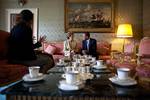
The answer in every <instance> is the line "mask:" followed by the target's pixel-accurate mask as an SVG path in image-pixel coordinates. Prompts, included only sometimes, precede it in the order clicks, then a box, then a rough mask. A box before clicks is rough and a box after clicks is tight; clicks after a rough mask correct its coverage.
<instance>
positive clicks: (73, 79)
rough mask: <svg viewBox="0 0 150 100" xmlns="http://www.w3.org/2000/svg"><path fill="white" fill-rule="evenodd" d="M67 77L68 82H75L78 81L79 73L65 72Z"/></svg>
mask: <svg viewBox="0 0 150 100" xmlns="http://www.w3.org/2000/svg"><path fill="white" fill-rule="evenodd" d="M64 77H65V78H66V83H68V84H75V83H76V82H77V81H78V73H76V72H68V73H65V74H64Z"/></svg>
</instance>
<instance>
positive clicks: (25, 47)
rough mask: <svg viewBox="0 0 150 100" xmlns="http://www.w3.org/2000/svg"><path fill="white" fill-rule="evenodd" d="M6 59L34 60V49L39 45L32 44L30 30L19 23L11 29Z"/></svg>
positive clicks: (39, 44)
mask: <svg viewBox="0 0 150 100" xmlns="http://www.w3.org/2000/svg"><path fill="white" fill-rule="evenodd" d="M8 45H9V49H8V57H9V59H10V60H34V59H36V55H35V52H34V49H35V48H37V47H40V46H41V43H39V42H38V43H37V44H35V45H34V44H33V39H32V29H31V28H30V27H29V26H27V25H26V24H25V23H23V22H21V23H19V24H17V25H16V26H14V27H13V29H12V30H11V34H10V37H9V40H8Z"/></svg>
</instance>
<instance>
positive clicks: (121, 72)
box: [117, 68, 130, 80]
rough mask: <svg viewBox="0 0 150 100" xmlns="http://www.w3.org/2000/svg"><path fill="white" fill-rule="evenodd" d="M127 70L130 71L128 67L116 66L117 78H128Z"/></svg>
mask: <svg viewBox="0 0 150 100" xmlns="http://www.w3.org/2000/svg"><path fill="white" fill-rule="evenodd" d="M129 72H130V69H129V68H118V69H117V74H118V78H119V79H123V80H124V79H127V78H129Z"/></svg>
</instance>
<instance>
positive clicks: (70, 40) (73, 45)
mask: <svg viewBox="0 0 150 100" xmlns="http://www.w3.org/2000/svg"><path fill="white" fill-rule="evenodd" d="M65 52H71V53H76V52H77V42H76V41H75V40H74V34H73V32H68V34H67V40H66V41H64V53H65Z"/></svg>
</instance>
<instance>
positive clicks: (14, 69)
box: [0, 30, 28, 86]
mask: <svg viewBox="0 0 150 100" xmlns="http://www.w3.org/2000/svg"><path fill="white" fill-rule="evenodd" d="M8 36H9V33H8V32H5V31H2V30H0V86H3V85H6V84H9V83H11V82H15V81H17V80H19V79H21V78H22V76H23V75H25V74H26V73H27V72H28V70H27V67H26V66H24V65H20V64H10V63H8V59H7V56H6V55H7V39H8Z"/></svg>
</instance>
